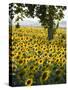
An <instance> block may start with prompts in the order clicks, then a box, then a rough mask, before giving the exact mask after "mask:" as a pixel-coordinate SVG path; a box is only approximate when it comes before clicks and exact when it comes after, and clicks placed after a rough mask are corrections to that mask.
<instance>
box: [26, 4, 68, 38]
mask: <svg viewBox="0 0 68 90" xmlns="http://www.w3.org/2000/svg"><path fill="white" fill-rule="evenodd" d="M26 6H27V7H28V10H29V14H30V16H31V17H35V16H36V17H38V18H39V19H40V23H41V25H42V26H43V27H44V28H48V39H49V40H51V39H53V33H54V32H55V30H56V28H57V27H58V25H59V21H60V20H61V19H62V18H63V17H64V14H63V11H64V10H65V9H66V7H65V6H51V5H49V6H46V5H26ZM56 21H57V23H56Z"/></svg>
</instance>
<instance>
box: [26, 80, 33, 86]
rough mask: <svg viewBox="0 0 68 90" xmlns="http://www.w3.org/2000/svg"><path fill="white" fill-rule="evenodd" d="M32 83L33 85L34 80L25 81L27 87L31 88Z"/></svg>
mask: <svg viewBox="0 0 68 90" xmlns="http://www.w3.org/2000/svg"><path fill="white" fill-rule="evenodd" d="M32 83H33V80H32V79H27V80H26V81H25V85H26V86H31V85H32Z"/></svg>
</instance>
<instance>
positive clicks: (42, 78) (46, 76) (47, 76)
mask: <svg viewBox="0 0 68 90" xmlns="http://www.w3.org/2000/svg"><path fill="white" fill-rule="evenodd" d="M50 73H51V72H50V70H46V71H44V72H43V73H42V76H41V77H40V81H41V83H42V82H43V81H47V80H48V78H49V77H50Z"/></svg>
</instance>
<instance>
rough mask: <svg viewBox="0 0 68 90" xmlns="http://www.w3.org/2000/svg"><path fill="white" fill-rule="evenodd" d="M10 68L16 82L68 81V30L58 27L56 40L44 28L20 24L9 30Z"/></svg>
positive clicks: (23, 83)
mask: <svg viewBox="0 0 68 90" xmlns="http://www.w3.org/2000/svg"><path fill="white" fill-rule="evenodd" d="M9 40H10V42H11V44H10V45H9V50H10V53H9V60H10V65H9V67H10V68H9V70H10V71H11V69H12V72H11V73H10V75H11V76H12V85H14V86H32V85H47V84H61V83H66V30H65V29H62V28H58V29H57V30H56V32H55V34H54V36H53V39H52V40H50V41H49V40H48V31H47V29H44V28H42V27H20V28H18V29H17V28H14V27H13V29H12V32H9Z"/></svg>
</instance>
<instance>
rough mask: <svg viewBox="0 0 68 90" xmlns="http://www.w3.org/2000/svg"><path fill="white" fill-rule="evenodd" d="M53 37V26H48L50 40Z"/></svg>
mask: <svg viewBox="0 0 68 90" xmlns="http://www.w3.org/2000/svg"><path fill="white" fill-rule="evenodd" d="M51 39H53V28H50V27H49V28H48V40H51Z"/></svg>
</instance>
